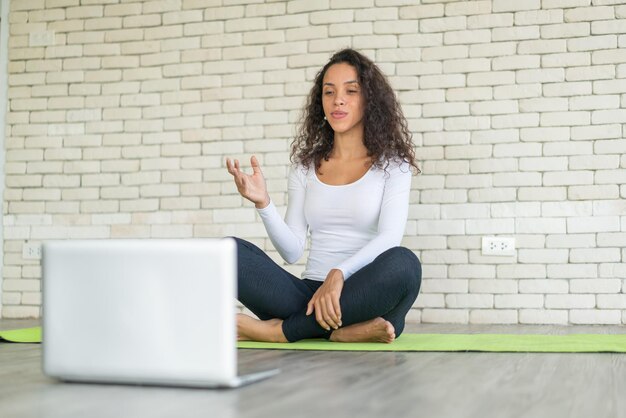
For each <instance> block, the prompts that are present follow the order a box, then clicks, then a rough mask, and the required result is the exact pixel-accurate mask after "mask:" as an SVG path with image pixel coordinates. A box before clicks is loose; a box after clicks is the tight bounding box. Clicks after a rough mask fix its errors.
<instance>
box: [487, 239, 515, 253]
mask: <svg viewBox="0 0 626 418" xmlns="http://www.w3.org/2000/svg"><path fill="white" fill-rule="evenodd" d="M482 254H483V255H497V256H512V255H515V238H507V237H483V240H482Z"/></svg>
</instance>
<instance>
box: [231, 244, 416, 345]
mask: <svg viewBox="0 0 626 418" xmlns="http://www.w3.org/2000/svg"><path fill="white" fill-rule="evenodd" d="M235 240H236V241H237V264H238V286H239V287H238V289H239V290H238V299H239V301H240V302H241V303H243V305H244V306H245V307H247V308H248V309H250V310H251V311H252V312H254V314H255V315H257V316H258V317H259V318H260V319H263V320H266V319H272V318H280V319H282V320H283V333H284V334H285V337H286V338H287V340H288V341H290V342H294V341H298V340H301V339H305V338H327V339H328V338H330V335H331V334H332V331H333V330H330V331H327V330H325V329H324V328H322V327H321V325H319V324H318V323H317V320H316V319H315V314H311V315H309V316H307V315H306V307H307V304H308V303H309V301H310V300H311V298H312V297H313V294H314V293H315V291H316V290H317V289H318V288H319V287H320V286H321V285H322V283H323V282H320V281H316V280H308V279H304V280H301V279H299V278H297V277H296V276H294V275H293V274H291V273H289V272H287V271H285V270H284V269H283V268H282V267H280V266H279V265H278V264H276V263H275V262H274V261H273V260H272V259H271V258H269V257H268V256H267V254H265V253H264V252H263V251H262V250H261V249H259V248H258V247H257V246H255V245H254V244H252V243H250V242H248V241H245V240H242V239H239V238H235ZM421 280H422V266H421V264H420V261H419V259H418V258H417V256H416V255H415V254H413V252H412V251H410V250H408V249H406V248H404V247H394V248H391V249H389V250H387V251H385V252H383V253H382V254H380V255H379V256H378V257H376V258H375V259H374V261H372V262H371V263H370V264H368V265H366V266H365V267H363V268H362V269H360V270H359V271H357V272H356V273H354V274H353V275H352V276H350V277H349V279H348V280H346V282H345V284H344V287H343V291H342V293H341V297H340V300H339V304H340V306H341V322H342V326H344V327H345V326H348V325H352V324H357V323H359V322H364V321H368V320H370V319H373V318H377V317H382V318H384V319H386V320H387V321H389V322H391V324H392V325H393V326H394V328H395V333H396V337H399V336H400V334H401V333H402V331H403V330H404V319H405V317H406V314H407V312H408V311H409V309H411V306H412V305H413V302H415V299H416V298H417V295H418V293H419V290H420V285H421Z"/></svg>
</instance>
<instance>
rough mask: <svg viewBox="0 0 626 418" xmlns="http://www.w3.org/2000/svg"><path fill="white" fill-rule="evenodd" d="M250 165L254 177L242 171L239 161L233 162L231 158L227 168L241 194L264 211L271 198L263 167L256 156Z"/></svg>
mask: <svg viewBox="0 0 626 418" xmlns="http://www.w3.org/2000/svg"><path fill="white" fill-rule="evenodd" d="M250 164H251V165H252V175H250V174H246V173H244V172H243V171H241V169H240V168H239V161H238V160H234V161H231V160H230V158H227V159H226V167H227V168H228V172H229V173H230V174H232V175H233V177H234V178H235V184H236V185H237V190H238V191H239V193H240V194H241V195H242V196H243V197H245V198H246V199H248V200H249V201H251V202H252V203H254V205H255V206H256V207H257V208H258V209H262V208H264V207H266V206H267V205H269V203H270V196H269V194H268V193H267V186H266V185H265V178H264V177H263V173H262V172H261V166H260V165H259V161H258V160H257V159H256V157H255V156H254V155H253V156H252V157H251V158H250Z"/></svg>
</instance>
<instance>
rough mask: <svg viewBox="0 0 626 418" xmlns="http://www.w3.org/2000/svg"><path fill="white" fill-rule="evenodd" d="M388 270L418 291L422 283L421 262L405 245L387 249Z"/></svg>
mask: <svg viewBox="0 0 626 418" xmlns="http://www.w3.org/2000/svg"><path fill="white" fill-rule="evenodd" d="M387 253H388V257H389V258H388V262H389V264H390V271H393V272H396V273H397V275H398V278H399V279H401V280H403V281H406V283H407V287H409V288H410V289H413V290H414V291H415V292H416V293H417V292H419V289H420V286H421V283H422V263H420V260H419V258H418V257H417V256H416V255H415V253H414V252H413V251H411V250H409V249H408V248H406V247H393V248H390V249H389V250H387Z"/></svg>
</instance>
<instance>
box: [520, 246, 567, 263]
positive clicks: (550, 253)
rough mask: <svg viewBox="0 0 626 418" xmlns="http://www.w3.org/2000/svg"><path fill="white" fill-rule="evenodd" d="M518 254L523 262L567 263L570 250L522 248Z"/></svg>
mask: <svg viewBox="0 0 626 418" xmlns="http://www.w3.org/2000/svg"><path fill="white" fill-rule="evenodd" d="M517 254H518V256H517V258H518V260H519V262H521V263H567V260H568V255H569V252H568V250H567V249H557V248H545V249H544V248H540V249H525V248H520V249H518V250H517Z"/></svg>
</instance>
